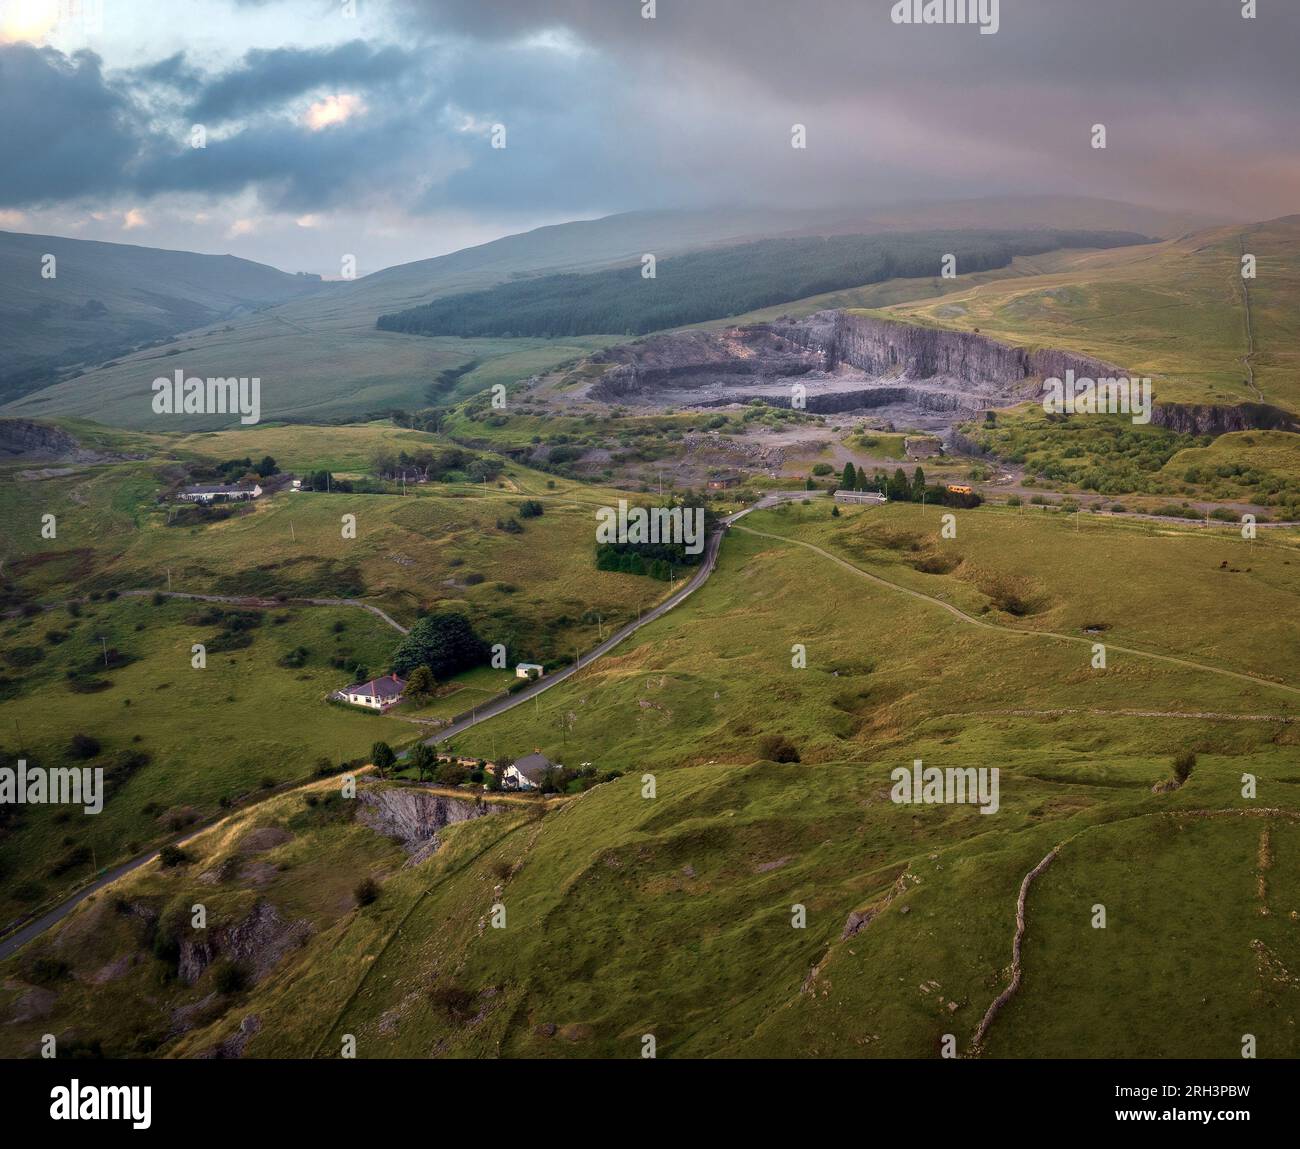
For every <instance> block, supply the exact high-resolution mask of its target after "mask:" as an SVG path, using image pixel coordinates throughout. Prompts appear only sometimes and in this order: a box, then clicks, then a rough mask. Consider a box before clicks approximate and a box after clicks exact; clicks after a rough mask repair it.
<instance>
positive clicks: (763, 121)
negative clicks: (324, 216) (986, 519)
mask: <svg viewBox="0 0 1300 1149" xmlns="http://www.w3.org/2000/svg"><path fill="white" fill-rule="evenodd" d="M369 4H370V5H371V7H368V8H367V11H368V12H370V13H386V14H387V17H388V19H387V23H386V24H385V23H383V22H382V21H381V22H379V23H371V24H369V25H368V26H367V27H366V28H364V29H363V28H362V27H361V26H358V27H357V31H362V30H365V31H366V34H367V35H368V36H370V37H375V36H377V35H378V33H377V29H379V28H385V29H386V30H387V39H385V38H384V37H383V36H379V38H376V39H368V40H366V41H362V40H352V41H349V42H346V43H340V44H337V45H334V46H330V47H325V48H291V47H272V48H269V49H263V48H260V47H259V48H258V49H256V50H253V51H249V52H246V53H245V54H244V55H242V56H241V57H240V58H238V59H236V60H231V61H229V62H228V63H227V64H226V65H225V66H224V68H223V69H222V70H219V71H214V72H210V73H205V74H200V73H198V72H196V71H195V65H194V62H193V60H192V59H190V58H188V57H186V56H185V55H183V54H180V53H176V54H174V55H170V56H167V57H166V58H164V59H161V60H159V61H157V62H156V63H154V64H151V65H148V66H146V67H144V68H137V69H134V70H131V71H126V72H111V71H109V72H106V71H105V70H104V69H103V68H102V66H101V64H100V62H99V60H98V59H97V58H96V57H95V56H93V55H89V54H82V55H78V56H75V57H71V58H69V57H65V56H62V55H61V54H59V53H58V52H54V51H52V50H49V49H46V50H37V49H33V48H30V47H25V46H21V45H19V46H11V47H8V48H0V147H2V148H3V149H4V154H5V155H6V156H7V157H8V156H17V157H21V159H20V162H19V163H17V164H11V165H7V167H6V170H4V171H3V172H0V204H2V205H4V206H19V205H22V204H25V203H34V202H48V201H50V200H57V199H69V198H76V197H81V198H90V197H93V196H95V195H103V196H109V195H113V194H116V193H121V192H130V193H131V194H133V195H137V196H141V197H146V198H147V197H151V196H155V195H158V194H162V193H167V192H178V191H184V192H199V193H209V194H211V195H213V196H217V197H219V196H223V195H230V194H233V193H235V192H238V191H242V190H246V189H249V188H252V189H255V190H256V191H257V193H258V195H259V198H260V200H261V202H262V203H263V204H264V205H266V206H268V207H271V208H273V209H278V210H285V211H295V212H311V211H313V210H315V209H318V208H327V207H331V206H338V205H349V206H351V207H354V208H365V207H366V206H367V205H368V204H369V203H379V204H383V205H385V206H386V207H396V208H398V210H405V211H408V212H413V213H417V214H419V213H425V212H436V211H439V210H441V209H445V208H455V209H464V210H465V211H467V212H469V213H471V214H472V213H474V212H476V211H481V210H488V211H493V210H495V211H499V212H506V211H520V210H522V211H534V212H542V211H545V212H548V213H554V214H569V215H579V214H594V213H598V212H602V211H615V210H622V209H627V208H634V207H669V206H701V205H706V204H717V203H725V202H758V203H766V204H771V205H784V206H812V205H823V206H827V205H830V204H840V203H849V202H852V203H854V204H858V205H864V204H871V203H875V204H882V203H888V202H891V201H897V200H898V199H901V198H904V197H915V196H928V197H930V198H937V197H940V196H977V195H987V194H999V193H1003V192H1008V191H1021V192H1025V191H1028V192H1053V191H1055V192H1069V193H1073V194H1081V195H1099V196H1108V197H1111V198H1121V199H1122V198H1129V199H1137V200H1142V201H1145V202H1161V203H1164V204H1165V205H1166V206H1182V207H1188V208H1199V209H1201V210H1205V211H1214V212H1225V213H1228V214H1240V215H1247V214H1249V215H1254V216H1255V217H1256V218H1260V217H1262V216H1265V215H1268V214H1274V215H1276V214H1282V213H1283V212H1284V211H1294V210H1296V208H1297V207H1300V161H1297V158H1296V157H1297V155H1300V119H1298V118H1297V117H1295V116H1294V108H1295V106H1296V104H1297V96H1300V69H1297V68H1296V67H1295V66H1294V56H1295V52H1296V49H1297V47H1300V4H1290V5H1288V7H1287V9H1286V10H1284V9H1283V8H1282V6H1281V5H1280V4H1279V3H1264V4H1262V5H1261V11H1260V16H1259V18H1258V19H1257V20H1242V19H1241V18H1240V5H1239V3H1237V0H1142V2H1141V3H1137V2H1135V0H1032V2H1031V0H1001V3H1000V5H999V15H1000V28H999V31H998V33H997V34H996V35H987V36H986V35H980V34H979V32H978V31H977V30H976V29H975V28H972V27H969V26H963V27H936V26H924V27H900V26H898V25H895V24H893V23H892V22H891V21H890V19H889V12H890V9H891V7H892V0H800V2H798V3H795V2H793V0H789V2H787V0H658V4H657V16H656V18H655V19H653V20H645V19H642V17H641V7H642V3H641V0H491V2H490V3H488V2H484V0H391V3H390V4H388V5H387V6H386V7H380V5H379V2H378V0H369ZM256 6H257V7H263V8H269V9H275V8H277V7H279V5H277V4H276V3H275V0H267V2H266V3H264V4H258V5H256ZM297 11H299V10H298V9H295V8H292V7H285V8H284V12H285V13H286V19H287V18H288V15H289V14H292V13H293V12H297ZM344 34H353V33H351V32H345V33H344ZM395 37H396V38H398V40H399V42H396V43H395V42H394V38H395ZM169 46H174V45H169ZM331 92H334V93H337V92H347V93H349V94H353V95H356V96H358V97H359V98H360V99H361V101H362V108H361V110H360V111H358V112H357V114H356V115H355V116H354V117H353V118H351V119H349V120H347V121H346V122H343V123H337V124H333V125H331V126H329V127H327V128H325V130H322V131H310V130H309V129H308V127H307V126H306V125H304V124H302V123H300V122H298V121H297V119H291V118H289V116H288V115H286V114H284V113H287V112H289V111H290V110H291V109H293V108H297V109H299V110H300V103H299V101H301V99H302V97H304V96H307V95H315V94H317V93H331ZM268 113H270V114H268ZM277 113H278V114H277ZM194 121H197V122H201V123H207V124H209V125H213V126H217V127H218V128H219V129H220V130H219V131H217V132H215V133H210V137H209V142H208V147H207V148H205V149H190V148H189V147H188V146H187V140H186V138H185V136H186V135H187V133H188V129H189V125H190V123H191V122H194ZM495 122H500V123H502V124H504V125H506V127H507V130H508V133H509V145H508V147H507V149H505V150H504V151H501V150H495V149H491V148H490V147H489V145H488V142H487V133H488V130H489V129H490V126H491V125H492V124H493V123H495ZM1096 122H1102V123H1106V124H1107V126H1108V129H1109V132H1110V140H1109V145H1110V146H1109V148H1108V150H1107V151H1106V152H1105V153H1097V152H1094V151H1092V150H1091V149H1090V148H1089V147H1088V144H1087V138H1088V131H1089V128H1090V126H1091V125H1092V124H1093V123H1096ZM794 123H803V124H806V125H807V130H808V141H809V143H808V148H807V150H806V151H804V152H795V151H792V149H791V148H790V146H789V140H790V130H791V126H792V125H793V124H794Z"/></svg>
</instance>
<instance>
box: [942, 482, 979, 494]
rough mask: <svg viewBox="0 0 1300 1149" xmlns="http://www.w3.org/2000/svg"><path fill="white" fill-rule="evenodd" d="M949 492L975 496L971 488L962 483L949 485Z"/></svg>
mask: <svg viewBox="0 0 1300 1149" xmlns="http://www.w3.org/2000/svg"><path fill="white" fill-rule="evenodd" d="M948 490H950V491H951V492H952V493H953V494H954V495H970V494H974V492H973V491H972V490H971V489H970V487H967V486H964V485H963V484H961V483H949V484H948Z"/></svg>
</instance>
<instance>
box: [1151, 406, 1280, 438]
mask: <svg viewBox="0 0 1300 1149" xmlns="http://www.w3.org/2000/svg"><path fill="white" fill-rule="evenodd" d="M1151 422H1152V423H1154V424H1155V425H1156V426H1157V427H1167V428H1169V430H1171V431H1177V432H1179V433H1180V434H1183V435H1224V434H1227V432H1229V431H1300V420H1297V418H1296V417H1295V416H1294V415H1292V414H1291V413H1290V412H1289V411H1284V410H1282V408H1281V407H1272V406H1270V405H1269V404H1267V403H1238V404H1236V405H1235V406H1219V405H1217V404H1212V403H1157V404H1156V405H1155V409H1154V410H1153V411H1152V413H1151Z"/></svg>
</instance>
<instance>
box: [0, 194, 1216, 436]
mask: <svg viewBox="0 0 1300 1149" xmlns="http://www.w3.org/2000/svg"><path fill="white" fill-rule="evenodd" d="M876 214H878V215H879V219H878V220H877V219H876V218H874V217H873V212H872V211H871V210H862V211H858V212H846V211H838V212H821V213H815V214H812V215H809V214H806V213H803V214H801V213H780V212H761V211H759V212H755V211H739V210H729V211H715V212H636V213H629V214H625V215H618V216H611V217H608V218H606V219H600V220H590V221H580V222H575V223H568V224H562V225H557V226H555V227H549V228H539V229H537V230H535V231H532V232H528V233H525V234H523V235H518V236H508V237H506V238H504V239H500V240H496V241H494V242H492V243H488V244H483V245H480V246H479V247H474V248H468V249H466V250H464V251H460V252H455V253H452V254H450V255H446V256H439V257H438V258H436V259H430V260H419V261H416V262H413V263H409V264H403V265H401V266H399V267H393V268H387V269H385V270H383V271H378V272H374V273H373V274H369V275H363V276H362V277H361V278H360V279H357V280H354V281H350V282H339V283H331V284H327V285H325V289H324V290H321V291H319V292H316V293H314V294H313V295H312V296H311V297H310V298H307V299H301V300H295V301H290V302H287V303H283V304H280V305H279V306H275V307H272V308H269V309H267V310H265V311H259V312H256V313H254V314H245V315H238V316H235V317H233V318H231V319H229V320H228V321H227V322H223V323H222V324H220V325H219V326H217V327H215V328H212V327H199V328H197V329H193V330H189V331H187V333H186V334H185V336H184V337H183V338H181V339H179V340H177V341H176V342H175V343H173V344H170V345H168V346H166V347H164V348H162V351H163V352H175V354H171V355H167V356H166V357H165V358H161V359H160V358H159V355H160V353H159V351H158V350H147V351H144V352H141V353H140V354H138V355H136V356H119V357H118V358H119V359H120V363H118V364H117V365H115V366H103V367H94V366H92V365H88V367H87V369H86V371H85V373H84V374H81V375H79V376H78V377H77V378H75V379H74V380H71V381H69V382H67V383H64V384H58V385H55V386H52V387H48V388H46V389H45V390H43V391H41V392H40V393H39V394H32V395H29V396H27V397H26V398H23V399H19V400H17V401H16V402H10V403H9V404H8V405H6V406H2V407H0V411H3V412H4V413H5V414H12V415H22V416H25V417H28V418H41V417H55V416H65V415H74V416H83V417H89V418H95V419H98V420H100V421H103V422H106V423H110V424H112V425H115V426H120V427H134V428H145V429H148V428H151V427H152V426H154V420H153V416H152V413H151V411H150V409H149V406H148V403H147V400H148V398H149V394H150V393H149V384H150V383H151V382H152V381H153V379H154V378H156V377H157V376H158V375H160V374H167V373H170V372H171V371H173V370H175V369H176V368H177V367H182V368H184V370H185V371H186V372H187V373H190V374H194V375H200V376H204V377H206V376H220V377H225V376H229V375H250V376H251V375H256V376H258V377H260V378H261V379H262V382H263V397H264V404H265V411H266V414H265V415H264V418H266V419H268V420H269V419H287V418H293V419H323V418H335V417H345V416H349V415H352V416H355V415H359V414H366V413H372V412H381V411H386V410H388V409H391V408H393V407H402V408H408V409H409V408H418V407H422V406H425V405H427V404H428V403H429V402H430V401H432V400H435V399H436V400H437V401H439V402H442V401H445V400H447V399H454V398H458V397H463V396H465V395H468V394H472V393H473V392H475V391H478V390H482V389H483V388H485V387H487V386H490V385H491V384H492V383H495V382H504V383H510V382H513V381H515V380H516V379H520V378H524V377H526V376H528V375H530V374H533V373H534V372H541V371H544V370H548V369H550V368H552V367H555V366H557V365H559V364H562V363H565V362H567V361H569V360H572V359H574V358H577V357H580V356H581V355H584V354H587V353H589V352H591V351H593V350H597V349H598V348H600V347H602V346H606V345H607V344H608V342H609V340H608V339H607V338H605V337H601V336H584V337H581V338H575V339H562V340H554V341H552V340H524V339H515V340H497V339H475V340H462V339H458V338H447V339H421V338H416V337H412V336H403V335H398V334H394V333H382V332H377V331H376V330H375V328H374V324H375V321H376V319H377V318H378V317H379V316H380V315H382V314H387V313H391V312H396V311H401V310H404V309H407V308H411V307H418V306H421V305H423V304H427V303H429V302H431V301H433V300H437V299H440V298H442V297H445V296H447V295H452V294H455V293H458V292H470V291H481V290H484V289H486V288H490V287H493V286H495V285H497V284H501V283H504V282H506V281H508V280H510V279H512V278H517V277H521V276H539V275H549V274H556V273H566V272H579V271H592V270H597V269H600V268H609V267H612V266H615V265H618V264H625V263H630V262H636V261H639V260H640V257H641V255H642V254H644V253H646V252H651V253H654V254H656V255H657V256H659V257H660V258H664V257H671V256H673V255H676V254H680V253H682V252H687V251H697V250H700V249H702V248H707V247H709V246H712V245H716V244H721V243H726V242H730V243H737V242H740V241H745V240H754V239H760V238H764V237H772V236H783V235H784V236H799V235H805V236H806V235H818V236H821V235H844V234H871V233H881V232H888V231H907V230H912V231H916V230H921V229H936V228H939V229H948V228H952V229H957V228H960V229H1003V230H1006V229H1015V228H1021V229H1023V228H1026V227H1030V228H1035V229H1044V228H1045V229H1055V230H1061V229H1068V228H1078V227H1083V228H1090V229H1097V230H1106V231H1135V232H1141V233H1144V234H1149V235H1157V236H1169V235H1177V234H1181V233H1182V232H1184V231H1188V230H1190V229H1191V228H1193V227H1195V226H1203V225H1204V223H1205V221H1201V220H1197V219H1193V218H1191V217H1187V216H1183V215H1178V214H1176V213H1166V212H1160V211H1157V210H1154V209H1146V208H1137V207H1134V206H1133V205H1129V204H1120V203H1111V202H1108V201H1098V200H1080V199H1077V198H1071V197H1029V198H1028V199H1026V198H1022V197H1010V198H1007V199H1003V200H981V201H972V202H964V201H963V202H957V203H938V204H930V205H919V206H918V205H908V206H906V207H902V208H885V209H879V211H878V212H877V213H876ZM194 258H207V257H194ZM365 270H366V269H364V268H363V269H362V271H363V272H364V271H365ZM989 274H994V273H989ZM922 282H926V283H928V282H929V281H903V280H893V281H890V283H887V284H883V285H880V290H879V291H871V292H869V293H868V294H867V295H865V296H863V295H861V294H860V293H859V294H854V295H853V296H852V298H851V299H850V300H847V302H851V303H855V304H856V305H858V306H883V305H886V304H890V303H895V302H898V301H899V300H900V299H913V298H917V297H918V295H920V296H922V297H932V296H934V295H936V294H938V293H940V292H942V291H944V290H947V289H948V287H949V285H950V284H952V283H953V282H954V281H935V283H934V286H933V288H932V289H931V288H929V287H927V288H926V289H924V290H920V289H919V288H918V286H917V284H918V283H922ZM967 282H968V283H969V282H978V280H971V281H967ZM856 290H858V291H859V292H860V290H861V289H856ZM828 305H829V304H828ZM836 305H838V304H836ZM744 306H748V304H746V305H744ZM794 306H795V307H798V306H799V305H798V304H797V303H795V304H794ZM789 309H790V308H789V307H786V308H784V310H789ZM196 322H204V323H206V322H207V320H196ZM227 328H229V330H227ZM174 330H176V329H174ZM467 368H468V369H469V371H468V372H467V373H465V374H463V375H458V374H457V373H458V372H463V371H465V369H467ZM449 378H450V379H451V380H452V382H451V385H448V383H447V382H446V380H448V379H449ZM3 400H4V396H0V402H3ZM174 421H175V423H176V425H177V427H178V428H182V429H215V428H218V427H221V426H224V425H228V424H229V420H223V419H222V418H221V417H208V416H177V417H175V420H174Z"/></svg>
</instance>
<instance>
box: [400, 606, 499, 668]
mask: <svg viewBox="0 0 1300 1149" xmlns="http://www.w3.org/2000/svg"><path fill="white" fill-rule="evenodd" d="M487 658H488V644H487V643H486V642H484V641H483V640H482V639H481V638H479V636H478V635H477V634H476V633H475V632H474V627H473V626H472V625H471V624H470V621H469V619H467V618H466V617H465V616H464V615H463V614H457V613H456V612H455V611H440V612H438V613H436V614H430V615H426V616H425V617H424V618H422V619H420V621H419V622H417V623H416V624H415V625H414V626H413V627H411V633H410V634H408V635H407V636H406V637H405V638H404V639H402V641H401V644H400V645H399V646H398V648H397V652H396V653H395V654H394V655H393V670H394V672H395V673H397V674H403V675H405V674H409V673H410V672H411V671H413V670H414V669H415V668H416V667H417V666H427V667H428V668H429V671H430V673H431V674H433V676H434V677H435V678H436V679H438V680H440V681H446V680H447V679H448V678H451V677H452V676H453V675H455V674H459V673H460V672H461V671H462V670H468V669H469V668H470V667H472V666H479V665H481V664H482V663H484V662H486V661H487Z"/></svg>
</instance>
